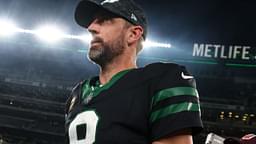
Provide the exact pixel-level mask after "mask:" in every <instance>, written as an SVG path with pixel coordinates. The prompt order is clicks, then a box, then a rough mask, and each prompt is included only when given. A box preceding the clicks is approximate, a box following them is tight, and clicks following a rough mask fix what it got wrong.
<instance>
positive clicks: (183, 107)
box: [150, 102, 200, 122]
mask: <svg viewBox="0 0 256 144" xmlns="http://www.w3.org/2000/svg"><path fill="white" fill-rule="evenodd" d="M183 111H198V112H200V106H199V104H198V103H192V102H184V103H178V104H173V105H169V106H167V107H164V108H162V109H159V110H157V111H154V112H152V113H151V115H150V121H151V122H154V121H156V120H158V119H161V118H163V117H166V116H168V115H170V114H176V113H179V112H183Z"/></svg>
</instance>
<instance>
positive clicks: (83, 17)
mask: <svg viewBox="0 0 256 144" xmlns="http://www.w3.org/2000/svg"><path fill="white" fill-rule="evenodd" d="M100 9H103V10H106V11H108V12H110V13H112V14H114V15H116V16H119V17H121V18H123V19H125V20H127V21H128V22H130V23H131V24H133V25H139V26H141V27H142V28H143V30H144V33H143V35H142V36H143V38H144V39H146V35H147V20H146V16H145V13H144V11H143V9H142V8H141V7H140V6H139V5H138V4H136V3H135V2H134V1H133V0H82V1H80V2H79V3H78V5H77V7H76V10H75V20H76V22H77V23H78V24H79V25H80V26H82V27H85V28H88V26H89V25H90V23H91V22H92V21H93V18H94V15H95V13H96V12H98V11H99V10H100Z"/></svg>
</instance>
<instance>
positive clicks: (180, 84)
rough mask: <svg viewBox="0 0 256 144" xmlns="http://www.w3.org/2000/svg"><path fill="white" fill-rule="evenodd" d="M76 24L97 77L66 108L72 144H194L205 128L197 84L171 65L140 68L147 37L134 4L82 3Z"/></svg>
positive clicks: (124, 0)
mask: <svg viewBox="0 0 256 144" xmlns="http://www.w3.org/2000/svg"><path fill="white" fill-rule="evenodd" d="M75 19H76V22H77V23H78V24H79V25H81V26H82V27H85V28H86V29H87V30H88V31H89V32H90V33H91V35H92V40H91V42H90V47H89V52H88V58H89V60H90V61H92V62H93V63H95V64H97V65H98V66H99V68H100V72H99V74H98V76H95V77H92V78H89V79H87V80H84V81H82V82H80V83H78V84H77V85H76V86H75V87H74V88H73V90H72V93H71V95H70V97H69V99H68V101H67V109H66V138H67V143H69V144H149V143H150V144H192V143H193V140H192V136H193V135H194V134H196V133H198V132H199V131H200V130H201V129H202V121H201V117H200V105H199V96H198V92H197V89H196V84H195V79H194V77H193V76H191V75H190V73H189V72H188V71H187V70H186V68H185V67H183V66H181V65H177V64H173V63H153V64H149V65H147V66H145V67H142V68H138V67H137V66H136V58H137V55H138V53H139V52H140V51H141V49H142V42H143V41H144V40H145V39H146V36H147V21H146V18H145V14H144V12H143V10H142V9H141V8H140V7H139V6H138V5H137V4H136V3H134V1H132V0H82V1H80V3H79V4H78V6H77V8H76V12H75Z"/></svg>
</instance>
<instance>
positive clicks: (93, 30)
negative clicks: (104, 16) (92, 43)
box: [87, 19, 100, 35]
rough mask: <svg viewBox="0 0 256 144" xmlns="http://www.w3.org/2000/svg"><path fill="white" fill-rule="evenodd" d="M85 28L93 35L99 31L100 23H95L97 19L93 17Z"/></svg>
mask: <svg viewBox="0 0 256 144" xmlns="http://www.w3.org/2000/svg"><path fill="white" fill-rule="evenodd" d="M87 29H88V31H89V32H90V33H91V34H92V35H95V34H98V33H99V32H100V25H99V24H98V23H97V20H96V19H95V20H93V21H92V22H91V23H90V25H89V26H88V28H87Z"/></svg>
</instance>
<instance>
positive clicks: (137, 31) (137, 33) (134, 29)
mask: <svg viewBox="0 0 256 144" xmlns="http://www.w3.org/2000/svg"><path fill="white" fill-rule="evenodd" d="M142 34H143V28H142V27H141V26H131V27H130V28H129V30H128V39H127V42H128V44H129V45H130V44H132V43H134V42H136V41H138V40H139V39H140V38H141V37H142Z"/></svg>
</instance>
